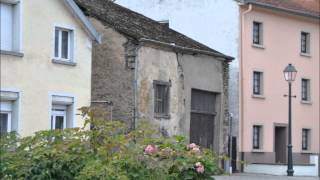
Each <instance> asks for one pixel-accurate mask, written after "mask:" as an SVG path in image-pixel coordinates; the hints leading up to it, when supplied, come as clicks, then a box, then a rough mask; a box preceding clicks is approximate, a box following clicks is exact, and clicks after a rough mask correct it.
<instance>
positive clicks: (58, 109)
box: [51, 105, 67, 129]
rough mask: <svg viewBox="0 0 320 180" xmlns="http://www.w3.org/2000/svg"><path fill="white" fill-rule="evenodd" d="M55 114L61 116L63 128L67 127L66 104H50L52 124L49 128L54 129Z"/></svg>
mask: <svg viewBox="0 0 320 180" xmlns="http://www.w3.org/2000/svg"><path fill="white" fill-rule="evenodd" d="M57 116H62V117H63V129H65V128H66V127H67V111H66V106H58V105H53V106H52V110H51V118H52V121H51V123H52V126H51V129H56V127H55V124H56V117H57Z"/></svg>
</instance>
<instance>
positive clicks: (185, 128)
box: [76, 0, 233, 154]
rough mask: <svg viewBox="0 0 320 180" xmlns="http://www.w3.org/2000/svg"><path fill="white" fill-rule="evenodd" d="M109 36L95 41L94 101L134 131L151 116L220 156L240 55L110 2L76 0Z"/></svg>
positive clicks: (165, 130)
mask: <svg viewBox="0 0 320 180" xmlns="http://www.w3.org/2000/svg"><path fill="white" fill-rule="evenodd" d="M76 2H77V3H78V5H79V7H80V8H81V9H82V10H83V11H84V13H85V14H86V15H87V16H89V18H90V20H91V22H92V24H93V25H94V26H95V28H97V30H98V31H99V32H101V33H102V34H103V40H102V43H101V44H94V45H93V64H92V101H93V102H104V101H108V102H112V104H113V108H112V117H113V119H120V120H124V121H126V122H128V124H129V126H130V127H131V128H133V127H134V126H135V125H136V122H137V121H139V120H142V119H143V120H147V121H151V122H152V123H153V124H155V125H157V126H158V127H159V129H160V130H161V132H162V134H164V135H169V136H170V135H176V134H179V135H184V136H187V137H189V138H190V141H191V142H195V143H198V144H201V145H203V146H206V147H208V148H211V149H213V150H215V151H216V152H219V153H221V154H222V153H224V152H226V149H227V147H226V144H227V143H226V142H227V133H228V103H227V102H228V93H227V92H228V64H229V62H231V60H232V59H233V58H232V57H229V56H226V55H224V54H222V53H219V52H217V51H215V50H213V49H211V48H208V47H207V46H205V45H203V44H200V43H198V42H196V41H194V40H192V39H191V38H188V37H186V36H185V35H183V34H181V33H178V32H176V31H174V30H172V29H170V28H169V27H168V25H167V24H166V23H159V22H156V21H154V20H152V19H149V18H147V17H145V16H143V15H141V14H138V13H136V12H133V11H131V10H129V9H126V8H124V7H122V6H119V5H117V4H114V3H112V2H108V1H105V0H77V1H76Z"/></svg>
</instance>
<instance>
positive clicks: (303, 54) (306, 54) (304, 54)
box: [300, 52, 311, 58]
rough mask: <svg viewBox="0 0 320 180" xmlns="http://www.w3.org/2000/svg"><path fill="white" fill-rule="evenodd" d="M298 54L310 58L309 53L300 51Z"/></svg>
mask: <svg viewBox="0 0 320 180" xmlns="http://www.w3.org/2000/svg"><path fill="white" fill-rule="evenodd" d="M300 56H304V57H308V58H311V54H310V53H302V52H301V53H300Z"/></svg>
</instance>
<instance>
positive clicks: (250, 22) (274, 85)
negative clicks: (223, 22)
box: [239, 0, 320, 175]
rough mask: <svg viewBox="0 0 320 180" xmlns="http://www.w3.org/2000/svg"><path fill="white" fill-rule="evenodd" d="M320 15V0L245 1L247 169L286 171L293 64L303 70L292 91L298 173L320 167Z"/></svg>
mask: <svg viewBox="0 0 320 180" xmlns="http://www.w3.org/2000/svg"><path fill="white" fill-rule="evenodd" d="M319 19H320V6H319V0H290V1H289V0H285V1H284V0H255V1H251V0H244V1H243V3H242V4H241V5H240V22H241V23H240V24H241V33H240V34H241V46H240V47H241V48H240V147H239V149H240V153H241V158H242V159H243V160H244V161H245V162H246V163H247V164H246V165H245V166H244V170H245V171H247V172H263V173H267V171H273V172H272V174H286V166H285V164H286V163H287V139H288V136H287V134H288V133H287V131H288V98H287V97H284V95H285V94H287V93H288V83H287V82H286V81H285V79H284V75H283V70H284V68H285V67H286V66H287V65H288V64H289V63H292V64H293V65H294V66H295V67H296V69H297V70H298V74H297V77H296V80H295V81H294V82H293V90H292V91H293V94H294V95H296V98H293V102H292V103H293V107H292V111H293V121H292V122H293V124H292V128H293V129H292V141H293V143H292V144H293V161H294V170H295V175H317V173H318V172H317V171H319V169H318V168H319V166H318V165H317V164H319V160H318V157H319V149H320V144H319V129H320V128H319V127H320V123H319V112H320V107H319V101H320V98H319V87H320V83H319V82H320V79H319V76H320V74H319V69H320V63H319V59H320V57H319V48H320V47H319V41H320V37H319V34H320V31H319V27H320V21H319ZM281 164H282V166H281ZM312 169H313V171H312V173H313V174H312V173H311V170H312Z"/></svg>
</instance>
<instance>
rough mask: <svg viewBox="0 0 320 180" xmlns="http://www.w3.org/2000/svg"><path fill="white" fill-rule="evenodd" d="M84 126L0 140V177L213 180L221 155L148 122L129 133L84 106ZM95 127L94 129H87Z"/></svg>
mask: <svg viewBox="0 0 320 180" xmlns="http://www.w3.org/2000/svg"><path fill="white" fill-rule="evenodd" d="M81 110H82V112H83V113H82V115H83V117H85V118H86V123H85V126H84V127H83V128H73V129H65V130H49V131H39V132H37V133H36V134H35V135H34V136H29V137H22V138H21V137H19V136H18V135H17V134H16V133H10V134H6V135H4V136H2V137H1V141H0V148H1V149H0V153H1V154H0V162H1V163H0V179H59V180H60V179H61V180H64V179H65V180H69V179H77V180H89V179H90V180H91V179H93V180H94V179H97V180H100V179H107V180H118V179H119V180H126V179H128V180H131V179H141V180H152V179H160V180H171V179H172V180H175V179H177V180H178V179H210V176H212V175H215V174H220V173H222V171H221V170H220V169H219V167H218V165H217V156H216V155H215V154H214V153H213V152H212V151H210V150H208V149H204V148H200V147H199V146H197V145H195V144H191V145H187V143H186V139H185V138H184V137H182V136H175V137H172V138H165V137H162V136H160V133H159V132H157V130H156V128H155V127H153V126H151V125H150V124H148V123H145V122H144V123H140V124H139V126H138V127H137V128H136V129H135V130H133V131H128V128H127V127H126V124H125V123H122V122H119V121H106V120H104V119H103V118H99V117H100V115H101V114H99V113H97V112H96V111H95V110H93V109H90V108H82V109H81ZM88 126H90V127H91V130H89V129H88Z"/></svg>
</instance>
